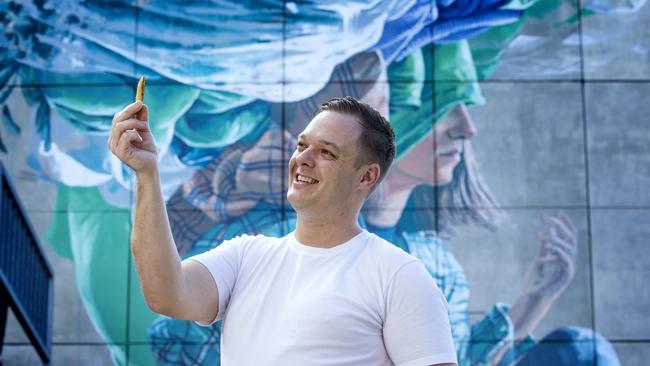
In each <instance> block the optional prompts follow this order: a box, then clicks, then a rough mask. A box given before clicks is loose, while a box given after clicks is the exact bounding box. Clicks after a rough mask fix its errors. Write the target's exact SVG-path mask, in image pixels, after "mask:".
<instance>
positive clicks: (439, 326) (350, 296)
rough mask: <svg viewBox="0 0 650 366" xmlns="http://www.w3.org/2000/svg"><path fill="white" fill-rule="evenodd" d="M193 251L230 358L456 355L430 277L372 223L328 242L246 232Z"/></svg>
mask: <svg viewBox="0 0 650 366" xmlns="http://www.w3.org/2000/svg"><path fill="white" fill-rule="evenodd" d="M191 259H192V260H196V261H198V262H199V263H201V264H203V265H204V266H205V267H206V268H207V269H208V270H209V271H210V273H211V274H212V276H213V277H214V280H215V283H216V285H217V289H218V291H219V313H218V314H217V317H216V318H215V320H214V321H217V320H220V319H223V324H222V333H221V363H222V365H224V366H233V365H236V366H240V365H253V364H255V365H393V364H395V365H408V366H416V365H418V366H419V365H433V364H438V363H455V362H456V352H455V350H454V345H453V342H452V337H451V330H450V327H449V318H448V314H447V303H446V301H445V299H444V296H443V295H442V293H441V292H440V290H439V289H438V287H437V286H436V284H435V282H434V280H433V279H432V278H431V277H430V276H429V274H428V273H427V271H426V270H425V268H424V266H423V264H422V263H421V262H420V261H419V260H418V259H416V258H415V257H413V256H411V255H409V254H407V253H406V252H404V251H402V250H401V249H399V248H397V247H395V246H394V245H391V244H390V243H388V242H386V241H385V240H383V239H381V238H379V237H378V236H376V235H374V234H370V233H368V232H367V231H363V232H361V233H360V234H358V235H357V236H355V237H354V238H352V239H350V240H349V241H347V242H345V243H343V244H340V245H337V246H335V247H333V248H327V249H324V248H315V247H310V246H306V245H303V244H301V243H299V242H298V241H297V240H296V238H295V236H294V234H293V233H291V234H289V235H287V236H285V237H283V238H270V237H265V236H262V235H258V236H247V235H244V236H240V237H237V238H235V239H232V240H229V241H225V242H223V243H222V244H221V245H219V246H218V247H216V248H214V249H212V250H210V251H208V252H205V253H202V254H199V255H197V256H194V257H192V258H191ZM202 325H208V324H202Z"/></svg>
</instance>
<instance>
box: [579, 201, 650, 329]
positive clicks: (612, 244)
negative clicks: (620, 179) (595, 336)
mask: <svg viewBox="0 0 650 366" xmlns="http://www.w3.org/2000/svg"><path fill="white" fill-rule="evenodd" d="M648 222H650V209H633V210H627V209H626V210H624V209H597V210H592V229H593V251H594V302H595V310H596V313H595V319H596V327H597V328H596V329H597V330H598V331H599V332H601V333H602V334H603V335H605V336H606V337H607V338H614V339H628V340H629V339H632V340H634V339H637V340H647V339H650V308H648V304H649V303H650V291H648V282H647V279H648V278H649V277H650V259H649V258H648V255H647V253H648V237H650V227H649V226H648Z"/></svg>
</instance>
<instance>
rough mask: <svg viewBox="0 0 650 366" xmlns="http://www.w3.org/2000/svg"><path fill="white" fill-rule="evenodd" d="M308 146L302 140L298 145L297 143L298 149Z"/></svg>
mask: <svg viewBox="0 0 650 366" xmlns="http://www.w3.org/2000/svg"><path fill="white" fill-rule="evenodd" d="M306 147H307V145H305V144H304V143H302V142H299V143H298V145H296V149H304V148H306Z"/></svg>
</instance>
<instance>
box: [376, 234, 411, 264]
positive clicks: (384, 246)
mask: <svg viewBox="0 0 650 366" xmlns="http://www.w3.org/2000/svg"><path fill="white" fill-rule="evenodd" d="M368 249H369V252H370V253H372V255H373V256H374V257H375V258H376V260H377V261H378V263H381V264H382V265H384V266H386V267H387V269H393V270H395V269H397V268H399V267H401V266H403V265H405V264H407V263H409V262H413V261H418V259H417V258H416V257H414V256H412V255H411V254H409V253H407V252H405V251H404V250H402V248H400V247H398V246H397V245H394V244H393V243H391V242H389V241H387V240H385V239H383V238H381V237H379V236H377V235H375V234H373V233H368Z"/></svg>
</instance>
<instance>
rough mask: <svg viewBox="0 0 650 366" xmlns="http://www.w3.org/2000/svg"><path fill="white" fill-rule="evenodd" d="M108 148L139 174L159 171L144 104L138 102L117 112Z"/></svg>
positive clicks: (147, 113) (146, 109)
mask: <svg viewBox="0 0 650 366" xmlns="http://www.w3.org/2000/svg"><path fill="white" fill-rule="evenodd" d="M108 148H109V149H110V150H111V152H112V153H113V154H115V156H117V157H118V158H119V159H120V160H122V161H123V162H124V163H125V164H126V165H128V166H129V167H131V169H133V170H134V171H135V172H136V174H139V173H149V172H153V171H155V170H156V168H157V164H158V153H157V151H156V143H155V141H154V138H153V135H152V134H151V130H150V129H149V110H148V108H147V106H146V105H145V104H143V103H142V102H135V103H132V104H129V105H128V106H127V107H126V108H124V109H123V110H121V111H119V112H117V113H116V114H115V116H114V117H113V125H112V127H111V134H110V136H109V138H108Z"/></svg>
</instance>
